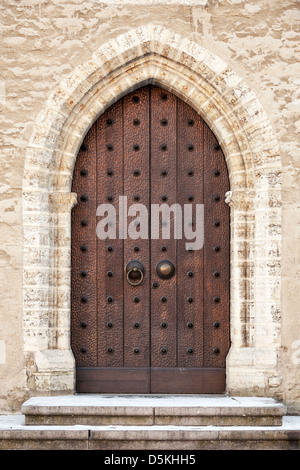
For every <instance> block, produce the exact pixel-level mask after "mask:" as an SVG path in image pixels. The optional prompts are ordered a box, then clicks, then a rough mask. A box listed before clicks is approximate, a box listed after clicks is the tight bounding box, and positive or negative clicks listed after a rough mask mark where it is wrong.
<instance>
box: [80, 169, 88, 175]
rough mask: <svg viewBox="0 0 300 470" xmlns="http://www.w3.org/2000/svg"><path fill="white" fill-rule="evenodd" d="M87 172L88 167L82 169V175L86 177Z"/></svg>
mask: <svg viewBox="0 0 300 470" xmlns="http://www.w3.org/2000/svg"><path fill="white" fill-rule="evenodd" d="M87 174H88V171H87V170H86V169H84V168H83V169H82V170H80V176H83V177H84V176H87Z"/></svg>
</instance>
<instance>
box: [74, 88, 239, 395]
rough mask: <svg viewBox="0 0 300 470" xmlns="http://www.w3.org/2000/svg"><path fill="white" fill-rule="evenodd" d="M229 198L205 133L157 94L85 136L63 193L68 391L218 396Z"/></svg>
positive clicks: (177, 103) (197, 120)
mask: <svg viewBox="0 0 300 470" xmlns="http://www.w3.org/2000/svg"><path fill="white" fill-rule="evenodd" d="M228 190H229V178H228V172H227V167H226V163H225V158H224V155H223V152H222V150H221V148H220V146H219V145H218V142H217V140H216V138H215V136H214V135H213V133H212V131H211V130H210V129H209V127H208V126H207V125H206V123H205V122H204V121H203V119H202V118H201V117H200V116H199V115H198V114H197V113H196V112H195V110H194V109H192V108H191V107H190V106H189V105H188V104H187V103H184V102H183V101H182V100H181V99H179V98H178V97H176V96H175V95H173V94H172V93H170V92H168V91H166V90H163V89H161V88H160V87H157V86H153V85H147V86H145V87H143V88H140V89H138V90H135V91H134V92H132V93H129V94H128V95H126V96H124V97H123V98H121V99H120V100H119V101H117V102H116V103H115V104H113V105H112V106H111V107H110V108H109V109H107V110H106V111H105V113H103V114H102V115H101V116H100V117H99V118H98V120H97V121H96V122H95V123H94V125H93V126H92V127H91V129H90V131H89V132H88V134H87V135H86V137H85V140H84V142H83V145H82V146H81V149H80V151H79V154H78V157H77V160H76V165H75V170H74V177H73V184H72V191H73V192H74V193H77V196H78V204H77V205H76V206H75V207H74V208H73V210H72V313H71V342H72V350H73V353H74V356H75V361H76V390H77V392H90V393H222V392H224V391H225V376H226V369H225V363H226V355H227V353H228V349H229V284H230V283H229V273H230V263H229V208H228V205H227V204H225V197H224V196H225V193H226V192H227V191H228ZM125 206H126V207H125ZM170 209H171V210H170ZM190 210H191V211H192V212H189V211H190ZM110 211H111V212H110ZM156 211H157V212H156ZM96 214H97V216H96ZM114 215H115V216H116V217H115V218H114ZM156 216H157V217H156ZM176 217H177V218H176ZM125 218H126V221H125V223H124V224H123V222H124V219H125ZM175 226H176V231H175ZM104 227H105V228H104ZM156 229H157V230H156ZM101 230H102V232H101ZM104 230H105V232H104ZM100 232H101V233H100ZM105 237H106V238H105ZM203 238H204V240H203ZM203 241H204V243H203ZM130 263H131V264H130Z"/></svg>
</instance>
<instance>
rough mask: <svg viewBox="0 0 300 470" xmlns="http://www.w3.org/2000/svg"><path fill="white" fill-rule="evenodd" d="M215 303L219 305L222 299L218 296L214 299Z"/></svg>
mask: <svg viewBox="0 0 300 470" xmlns="http://www.w3.org/2000/svg"><path fill="white" fill-rule="evenodd" d="M214 302H215V303H216V304H218V303H219V302H220V297H219V296H218V295H216V296H215V297H214Z"/></svg>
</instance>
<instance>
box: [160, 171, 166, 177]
mask: <svg viewBox="0 0 300 470" xmlns="http://www.w3.org/2000/svg"><path fill="white" fill-rule="evenodd" d="M160 174H161V176H167V174H168V172H167V170H162V171H161V173H160Z"/></svg>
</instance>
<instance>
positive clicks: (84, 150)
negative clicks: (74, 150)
mask: <svg viewBox="0 0 300 470" xmlns="http://www.w3.org/2000/svg"><path fill="white" fill-rule="evenodd" d="M87 149H88V146H87V145H86V144H84V143H83V144H82V145H81V147H80V151H81V152H86V150H87Z"/></svg>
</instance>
